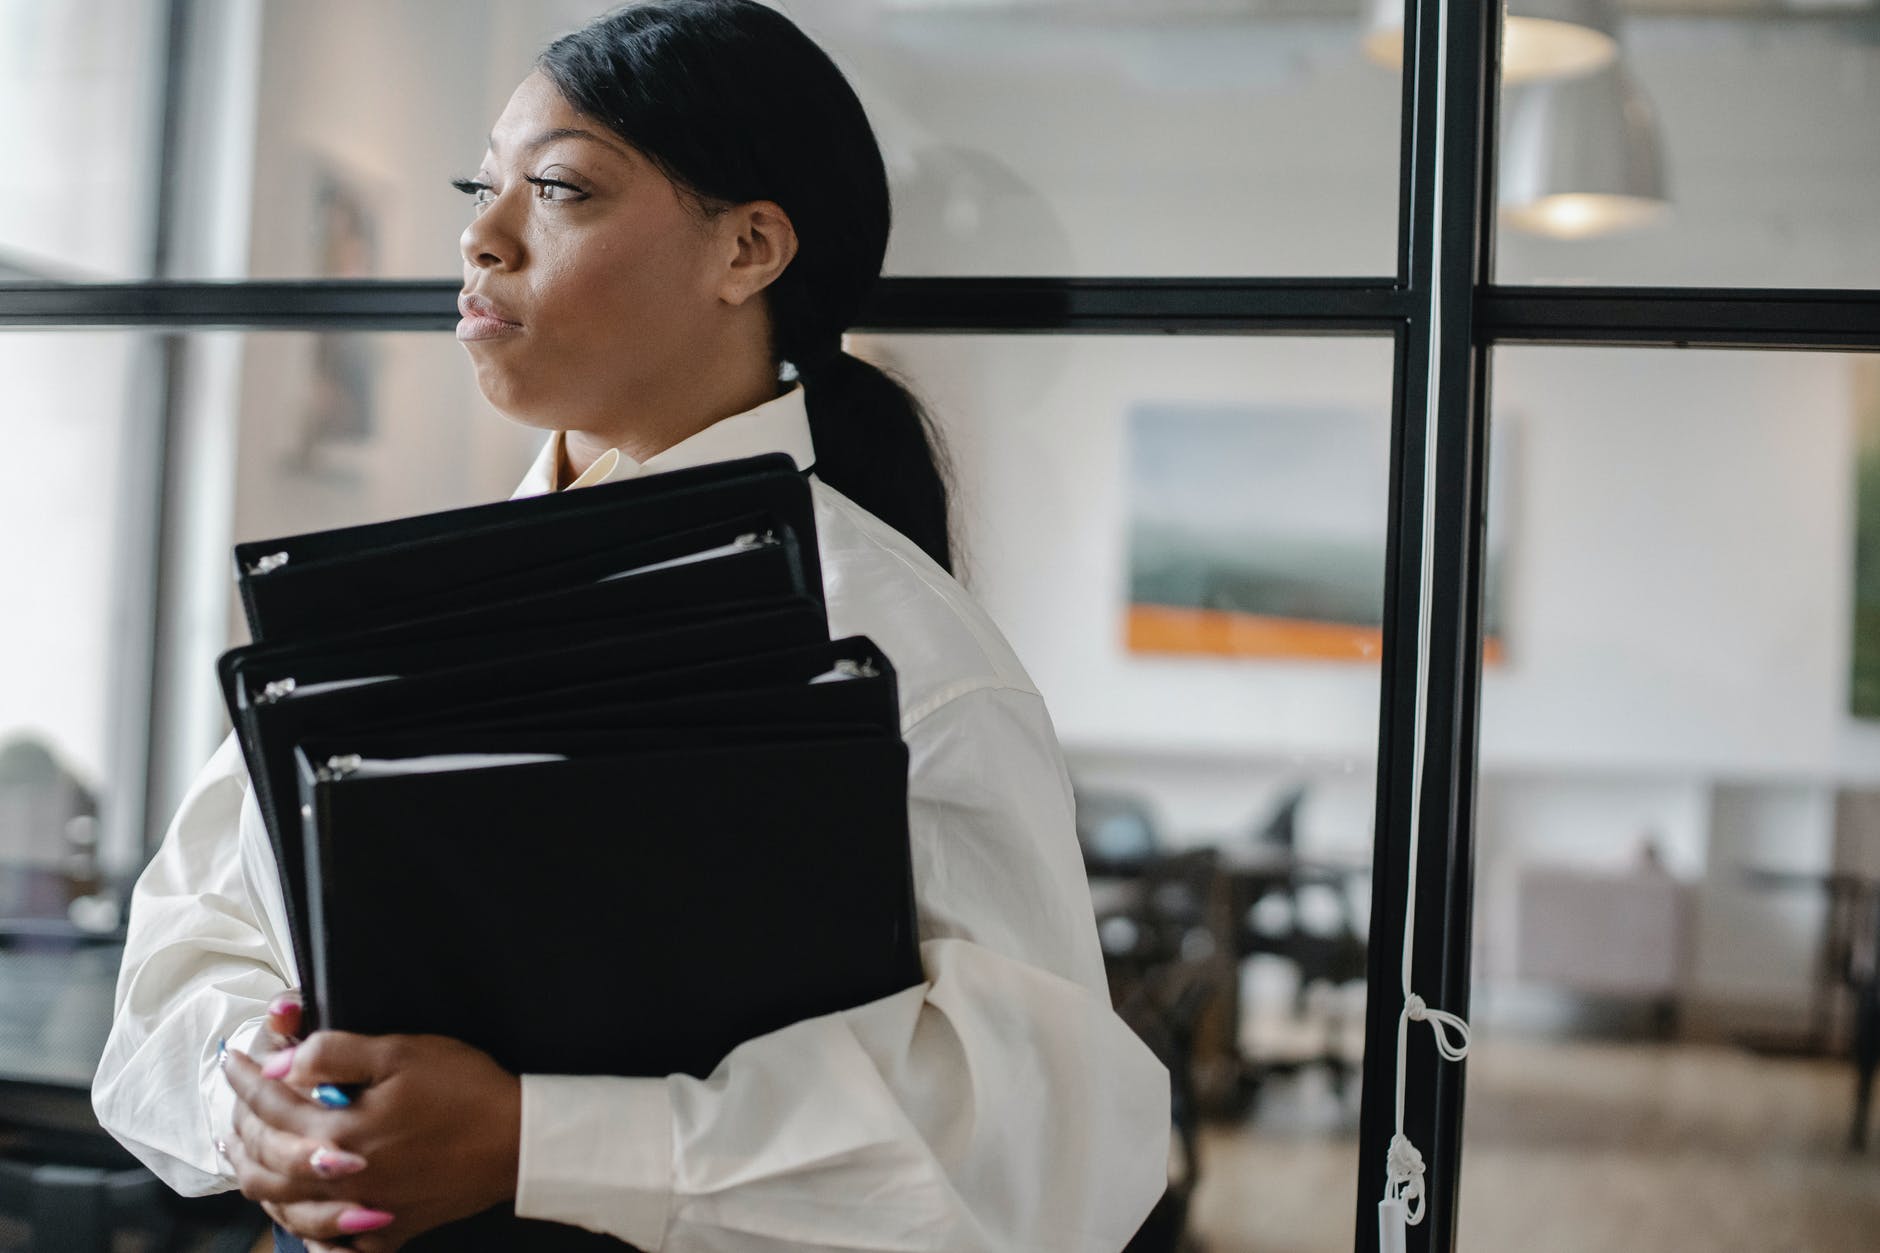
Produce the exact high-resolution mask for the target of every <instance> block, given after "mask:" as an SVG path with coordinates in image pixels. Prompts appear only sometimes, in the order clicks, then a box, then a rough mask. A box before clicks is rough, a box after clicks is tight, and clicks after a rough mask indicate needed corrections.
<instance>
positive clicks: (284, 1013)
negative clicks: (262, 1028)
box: [266, 992, 300, 1042]
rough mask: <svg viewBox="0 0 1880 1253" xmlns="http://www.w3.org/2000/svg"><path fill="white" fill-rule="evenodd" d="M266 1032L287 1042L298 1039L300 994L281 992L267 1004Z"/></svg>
mask: <svg viewBox="0 0 1880 1253" xmlns="http://www.w3.org/2000/svg"><path fill="white" fill-rule="evenodd" d="M266 1029H267V1030H269V1031H272V1032H273V1033H274V1034H275V1035H277V1036H279V1037H281V1038H282V1039H285V1040H287V1041H289V1042H292V1041H294V1040H297V1039H299V1038H300V994H299V993H298V992H283V993H281V994H280V995H279V996H277V997H275V998H274V999H273V1000H271V1001H269V1002H268V1022H267V1028H266Z"/></svg>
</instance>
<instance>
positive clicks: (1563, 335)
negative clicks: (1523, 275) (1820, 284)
mask: <svg viewBox="0 0 1880 1253" xmlns="http://www.w3.org/2000/svg"><path fill="white" fill-rule="evenodd" d="M1476 334H1477V337H1478V338H1480V339H1481V340H1482V341H1483V342H1485V343H1486V342H1491V341H1493V342H1500V343H1536V344H1624V345H1631V346H1634V347H1646V346H1654V345H1655V346H1660V347H1667V348H1806V349H1814V350H1817V351H1850V352H1859V351H1873V350H1875V349H1880V291H1855V290H1848V291H1838V290H1833V289H1827V290H1821V289H1803V288H1774V289H1770V290H1766V291H1755V290H1749V291H1745V290H1741V289H1735V288H1708V287H1691V288H1626V287H1577V288H1566V287H1493V286H1489V287H1483V288H1480V289H1479V290H1478V291H1477V293H1476Z"/></svg>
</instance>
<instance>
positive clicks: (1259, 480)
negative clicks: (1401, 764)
mask: <svg viewBox="0 0 1880 1253" xmlns="http://www.w3.org/2000/svg"><path fill="white" fill-rule="evenodd" d="M1513 429H1514V428H1513V427H1512V426H1511V425H1510V424H1509V423H1507V422H1506V420H1505V419H1504V420H1501V421H1499V422H1498V423H1497V425H1496V427H1495V430H1494V432H1493V438H1491V440H1490V458H1489V461H1490V464H1489V501H1488V530H1487V536H1486V539H1487V544H1488V560H1487V568H1486V572H1485V582H1484V588H1483V620H1484V630H1485V633H1486V636H1487V638H1486V640H1485V642H1484V646H1483V660H1484V662H1485V663H1486V664H1489V665H1497V664H1501V663H1502V662H1503V661H1504V658H1505V635H1504V631H1503V624H1502V599H1503V598H1502V567H1503V560H1502V557H1503V552H1504V549H1505V546H1506V543H1507V540H1508V526H1507V513H1508V508H1507V497H1508V486H1509V485H1508V473H1507V470H1508V467H1509V465H1510V464H1511V462H1512V457H1511V454H1510V451H1509V445H1510V443H1511V442H1512V435H1511V432H1512V430H1513ZM1128 441H1129V447H1128V450H1127V451H1128V457H1127V465H1128V474H1129V606H1128V611H1127V613H1126V615H1125V619H1124V639H1125V642H1126V645H1127V647H1128V648H1129V650H1130V651H1131V652H1134V653H1165V654H1186V655H1194V656H1210V657H1232V658H1269V659H1274V660H1287V661H1309V662H1330V663H1338V662H1344V663H1353V664H1372V665H1375V664H1377V662H1378V659H1379V656H1380V655H1381V643H1382V632H1383V618H1384V545H1385V538H1386V536H1387V534H1388V526H1389V504H1390V481H1389V468H1390V415H1389V413H1388V411H1384V410H1380V411H1378V412H1375V413H1372V412H1367V411H1365V410H1362V409H1358V408H1336V407H1325V406H1319V407H1314V406H1307V405H1296V406H1280V405H1261V406H1254V405H1243V404H1228V403H1194V402H1152V403H1150V402H1145V403H1139V404H1137V405H1135V406H1133V407H1132V408H1131V410H1130V412H1129V420H1128Z"/></svg>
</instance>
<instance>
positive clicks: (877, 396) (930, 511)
mask: <svg viewBox="0 0 1880 1253" xmlns="http://www.w3.org/2000/svg"><path fill="white" fill-rule="evenodd" d="M803 399H804V402H805V404H806V406H807V407H808V409H809V429H810V438H811V439H812V440H814V441H815V444H816V477H817V478H820V479H821V480H822V481H823V482H825V483H827V484H829V486H831V487H833V488H835V489H836V490H837V491H839V492H841V493H842V494H843V495H844V496H847V497H848V498H849V499H850V500H852V501H854V502H855V503H856V504H858V505H860V506H861V507H862V508H864V509H866V510H868V512H870V513H872V514H874V515H875V516H876V517H877V518H880V519H881V520H882V521H883V522H886V523H887V524H888V525H889V526H891V527H893V528H894V529H895V530H897V531H899V532H900V533H901V534H903V535H905V536H907V538H909V539H911V540H913V541H914V543H915V544H917V545H919V546H920V549H921V551H922V552H924V553H926V554H927V555H928V556H929V557H931V558H933V559H934V562H935V563H936V564H937V565H939V566H940V568H941V569H943V570H945V571H946V572H947V573H948V574H952V573H953V572H954V571H953V545H952V540H951V537H950V533H949V517H948V512H947V482H946V472H945V469H944V466H945V453H944V450H943V449H942V447H941V444H940V439H939V436H938V433H937V432H936V431H935V429H934V425H933V420H932V418H931V417H930V416H929V415H928V413H927V411H926V409H925V408H924V407H923V406H922V405H921V403H920V401H919V400H917V399H916V398H915V397H914V395H913V394H912V393H911V392H909V391H908V390H907V388H905V387H904V386H902V385H901V383H900V381H899V380H898V379H896V378H894V377H893V376H892V375H890V374H888V373H887V372H886V371H884V370H882V369H881V368H879V367H878V366H875V365H873V364H871V363H870V362H867V361H864V360H862V359H861V358H860V357H856V356H852V355H851V354H849V353H846V352H837V353H835V354H834V355H833V356H825V357H824V358H823V359H822V360H821V361H820V362H816V363H813V364H812V365H811V366H810V367H809V368H808V370H807V372H806V373H804V374H803Z"/></svg>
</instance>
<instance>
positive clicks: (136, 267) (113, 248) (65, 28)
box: [0, 0, 168, 283]
mask: <svg viewBox="0 0 1880 1253" xmlns="http://www.w3.org/2000/svg"><path fill="white" fill-rule="evenodd" d="M167 8H168V6H167V5H165V4H163V3H160V2H159V0H78V2H74V0H0V118H5V119H6V120H7V135H8V141H9V142H8V152H7V160H6V161H5V163H4V165H3V166H0V283H10V282H36V283H43V282H120V281H123V280H125V279H136V278H147V277H149V275H150V263H151V242H150V241H151V232H152V230H153V229H154V226H155V215H156V191H155V186H156V178H155V168H156V167H155V159H154V158H155V153H156V145H157V142H158V134H157V125H158V119H159V118H160V117H161V115H162V110H161V107H160V102H159V92H160V91H161V87H162V69H163V41H164V30H165V20H166V17H165V10H166V9H167Z"/></svg>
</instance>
